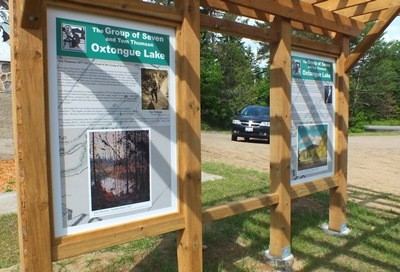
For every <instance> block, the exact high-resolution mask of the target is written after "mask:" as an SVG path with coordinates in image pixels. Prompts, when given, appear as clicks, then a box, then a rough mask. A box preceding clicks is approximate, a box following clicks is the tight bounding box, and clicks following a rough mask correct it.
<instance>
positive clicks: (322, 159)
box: [297, 124, 328, 171]
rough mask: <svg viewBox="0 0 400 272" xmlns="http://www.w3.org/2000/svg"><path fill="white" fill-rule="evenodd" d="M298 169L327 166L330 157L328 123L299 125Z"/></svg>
mask: <svg viewBox="0 0 400 272" xmlns="http://www.w3.org/2000/svg"><path fill="white" fill-rule="evenodd" d="M297 128H298V139H297V140H298V144H297V145H298V168H297V170H298V171H302V170H306V169H311V168H316V167H321V166H326V165H327V163H328V162H327V157H328V125H327V124H318V125H315V124H313V125H299V126H298V127H297Z"/></svg>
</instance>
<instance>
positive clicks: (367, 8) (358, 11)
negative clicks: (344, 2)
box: [336, 0, 400, 17]
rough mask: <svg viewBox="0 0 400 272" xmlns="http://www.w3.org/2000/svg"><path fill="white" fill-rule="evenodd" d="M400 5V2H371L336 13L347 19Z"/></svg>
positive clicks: (393, 0)
mask: <svg viewBox="0 0 400 272" xmlns="http://www.w3.org/2000/svg"><path fill="white" fill-rule="evenodd" d="M399 5H400V0H385V1H382V0H380V1H371V2H368V3H364V4H360V5H357V6H353V7H350V8H346V9H341V10H338V11H336V13H338V14H341V15H344V16H347V17H353V16H358V15H362V14H365V13H371V12H376V11H381V10H386V9H389V8H392V7H396V6H399Z"/></svg>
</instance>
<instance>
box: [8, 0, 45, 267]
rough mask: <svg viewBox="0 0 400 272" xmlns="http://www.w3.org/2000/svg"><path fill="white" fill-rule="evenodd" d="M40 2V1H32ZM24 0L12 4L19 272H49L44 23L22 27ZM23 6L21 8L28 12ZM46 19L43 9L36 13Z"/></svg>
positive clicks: (12, 65)
mask: <svg viewBox="0 0 400 272" xmlns="http://www.w3.org/2000/svg"><path fill="white" fill-rule="evenodd" d="M32 2H34V3H38V2H39V1H32ZM24 4H26V1H17V0H14V1H11V8H10V10H12V15H13V17H12V22H11V23H12V31H13V39H12V40H11V41H12V58H13V61H12V62H11V67H12V71H11V73H12V75H13V80H12V84H13V92H12V93H13V122H14V141H15V162H16V178H17V194H18V200H17V204H18V233H19V247H20V263H21V267H20V268H21V271H44V272H46V271H51V270H52V265H51V250H50V248H51V247H50V243H51V228H50V209H49V206H50V204H49V189H48V172H47V171H48V170H47V169H48V168H47V167H48V165H49V161H48V158H47V154H48V150H47V137H46V134H47V133H46V129H47V128H46V108H47V107H46V103H45V101H46V91H45V90H46V78H47V77H46V75H45V73H46V72H45V65H44V46H43V41H45V40H46V38H45V33H46V32H45V27H44V25H45V21H44V20H40V24H39V25H37V26H36V27H34V28H25V29H24V28H22V27H21V25H20V24H18V23H17V22H20V21H21V19H22V16H24V14H25V13H24V12H23V8H24V6H23V5H24ZM26 7H27V6H25V8H26ZM37 12H38V13H37V14H39V16H40V17H44V14H45V13H44V9H43V7H42V10H40V11H37Z"/></svg>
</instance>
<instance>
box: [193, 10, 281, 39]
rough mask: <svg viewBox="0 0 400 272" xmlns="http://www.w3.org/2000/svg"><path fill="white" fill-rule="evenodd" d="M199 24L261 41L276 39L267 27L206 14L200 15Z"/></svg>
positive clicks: (206, 27) (216, 30)
mask: <svg viewBox="0 0 400 272" xmlns="http://www.w3.org/2000/svg"><path fill="white" fill-rule="evenodd" d="M200 24H201V27H202V28H204V29H207V30H210V31H213V32H217V33H224V34H228V35H234V36H239V37H243V38H248V39H252V40H257V41H263V42H275V41H276V40H277V35H276V33H274V32H272V31H270V30H269V29H264V28H260V27H255V26H250V25H245V24H241V23H237V22H233V21H228V20H224V19H218V18H214V17H211V16H207V15H200Z"/></svg>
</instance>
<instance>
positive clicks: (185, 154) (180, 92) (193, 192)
mask: <svg viewBox="0 0 400 272" xmlns="http://www.w3.org/2000/svg"><path fill="white" fill-rule="evenodd" d="M177 7H178V9H180V10H182V11H183V17H184V19H183V22H182V25H181V26H180V27H179V29H178V30H177V47H178V51H177V54H178V56H177V77H178V79H177V82H178V87H177V95H176V96H177V126H178V131H177V135H178V181H179V205H180V211H181V213H182V214H183V216H184V217H185V228H184V229H183V230H182V231H178V235H177V243H178V249H177V254H178V268H179V271H193V272H196V271H202V270H203V260H202V258H203V249H202V202H201V146H200V134H201V129H200V12H199V2H198V1H197V0H179V1H177Z"/></svg>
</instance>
